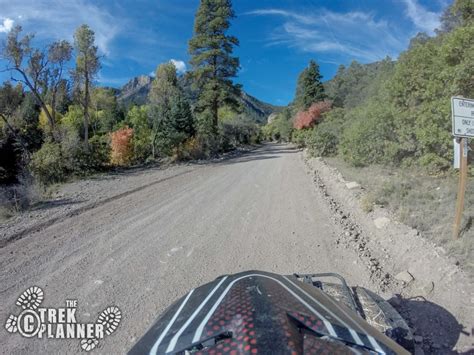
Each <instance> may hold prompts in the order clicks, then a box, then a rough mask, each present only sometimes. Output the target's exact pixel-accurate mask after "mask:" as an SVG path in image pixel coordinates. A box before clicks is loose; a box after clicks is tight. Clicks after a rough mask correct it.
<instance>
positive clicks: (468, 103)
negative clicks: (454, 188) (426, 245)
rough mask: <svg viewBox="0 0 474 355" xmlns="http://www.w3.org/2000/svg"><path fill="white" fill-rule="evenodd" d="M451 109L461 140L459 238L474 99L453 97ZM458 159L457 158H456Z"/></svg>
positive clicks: (473, 129) (455, 232)
mask: <svg viewBox="0 0 474 355" xmlns="http://www.w3.org/2000/svg"><path fill="white" fill-rule="evenodd" d="M451 110H452V119H453V136H454V137H456V140H459V143H460V144H459V146H460V149H459V165H460V167H459V184H458V195H457V201H456V214H455V217H454V224H453V238H454V239H458V238H459V229H460V228H461V220H462V212H463V209H464V195H465V194H466V183H467V154H468V150H469V148H468V139H469V137H474V100H471V99H464V98H462V97H453V98H452V99H451ZM455 160H456V159H455Z"/></svg>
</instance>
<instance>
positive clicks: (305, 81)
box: [295, 60, 326, 110]
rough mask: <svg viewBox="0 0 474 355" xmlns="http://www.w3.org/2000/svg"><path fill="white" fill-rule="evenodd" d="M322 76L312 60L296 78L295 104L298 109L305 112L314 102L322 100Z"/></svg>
mask: <svg viewBox="0 0 474 355" xmlns="http://www.w3.org/2000/svg"><path fill="white" fill-rule="evenodd" d="M322 77H323V76H322V75H321V74H320V73H319V65H318V63H316V62H315V61H314V60H311V61H310V62H309V66H308V67H307V68H305V69H304V70H303V71H302V72H301V74H300V76H299V77H298V84H297V87H296V97H295V104H296V106H297V108H298V109H301V110H306V109H307V108H309V107H310V106H311V104H313V103H314V102H317V101H321V100H324V99H325V98H326V95H325V93H324V86H323V84H322V82H321V79H322Z"/></svg>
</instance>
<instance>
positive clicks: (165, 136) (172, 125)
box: [149, 63, 194, 157]
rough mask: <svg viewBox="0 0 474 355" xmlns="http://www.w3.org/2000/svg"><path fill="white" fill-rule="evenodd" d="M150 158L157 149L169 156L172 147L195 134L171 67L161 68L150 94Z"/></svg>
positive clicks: (171, 65) (169, 64)
mask: <svg viewBox="0 0 474 355" xmlns="http://www.w3.org/2000/svg"><path fill="white" fill-rule="evenodd" d="M149 99H150V109H149V118H150V123H151V127H152V137H151V140H152V155H153V157H155V150H156V148H157V149H158V150H159V151H160V153H162V154H169V153H170V152H171V150H172V148H173V147H176V146H177V145H179V144H180V143H182V142H183V141H184V140H185V139H187V138H188V137H190V136H191V135H193V134H194V119H193V115H192V112H191V106H190V105H189V102H188V101H187V100H186V98H185V97H184V93H183V91H182V90H181V88H180V87H179V85H178V79H177V76H176V68H175V66H174V65H173V64H171V63H167V64H161V65H160V66H159V67H158V69H157V71H156V78H155V80H154V81H153V83H152V88H151V91H150V94H149Z"/></svg>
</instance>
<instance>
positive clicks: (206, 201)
mask: <svg viewBox="0 0 474 355" xmlns="http://www.w3.org/2000/svg"><path fill="white" fill-rule="evenodd" d="M339 232H340V231H339V230H337V227H336V226H335V224H334V223H333V222H331V219H330V211H329V210H328V207H327V205H326V204H325V202H324V201H323V200H322V199H320V198H319V195H318V193H317V191H316V190H315V187H314V184H313V182H312V180H311V177H310V175H309V174H307V173H306V171H305V166H304V162H303V159H302V155H301V152H300V151H298V150H297V149H295V148H292V147H290V146H286V145H279V144H267V145H264V146H262V147H260V148H258V149H256V150H254V151H252V152H249V153H247V154H244V155H242V156H240V157H237V158H232V159H228V160H224V161H221V162H219V163H213V164H207V165H203V166H202V165H201V166H195V167H193V168H192V171H191V172H189V173H186V174H178V175H177V176H176V177H174V178H172V179H166V180H164V181H162V182H160V183H157V184H151V185H150V186H149V187H146V188H144V189H141V190H140V189H139V190H138V191H136V192H134V193H132V194H129V195H125V196H123V197H122V198H120V199H116V200H112V201H110V202H108V203H105V204H103V205H100V206H99V207H96V208H93V209H91V210H88V211H86V212H83V213H81V214H79V215H76V216H72V217H69V218H67V219H65V220H62V221H59V222H57V223H55V224H53V225H51V226H49V227H47V228H45V229H43V230H40V231H37V232H35V233H33V234H30V235H28V236H26V237H25V238H23V239H21V240H18V241H15V242H11V243H9V244H8V245H7V246H6V247H4V248H2V249H0V260H1V261H0V266H1V271H0V290H1V291H0V292H1V293H0V306H1V307H0V319H1V322H2V324H5V320H6V319H7V318H8V316H9V315H10V314H14V315H18V314H19V313H20V308H19V307H18V306H15V301H16V300H17V298H18V296H19V295H20V293H21V292H23V291H24V290H25V289H26V288H28V287H30V286H39V287H41V288H42V289H43V291H44V301H43V303H42V306H45V307H64V305H65V300H66V299H76V300H77V302H78V304H77V311H76V319H77V321H78V322H82V323H87V322H95V320H96V319H97V316H98V314H99V313H100V312H101V311H102V310H103V309H105V308H106V307H108V306H110V305H116V306H117V307H119V308H120V309H121V311H122V315H123V318H122V320H121V324H120V326H119V328H118V329H117V330H116V331H115V333H114V334H112V335H111V336H109V337H105V339H103V340H101V341H100V343H99V350H100V352H102V353H123V352H126V351H127V350H129V349H130V348H131V346H132V345H133V343H134V342H135V341H136V340H137V339H138V338H139V337H140V336H141V335H143V334H144V332H145V331H146V330H147V328H148V327H149V326H150V325H151V324H152V322H153V320H154V319H155V318H156V317H157V316H158V315H159V314H160V313H161V312H162V311H163V310H164V309H165V308H166V307H167V306H169V305H170V304H171V303H172V302H174V301H175V300H176V299H177V298H178V297H180V296H182V295H184V294H185V293H186V292H187V291H188V290H190V289H191V288H194V287H196V286H198V285H199V284H201V283H205V282H208V281H210V280H212V279H214V278H216V277H217V276H219V275H222V274H226V273H234V272H239V271H244V270H250V269H259V270H264V271H270V272H276V273H283V274H288V273H293V272H325V271H335V272H339V273H341V274H343V275H345V276H346V278H347V279H348V281H349V282H350V283H352V284H361V285H367V280H368V274H367V271H366V270H365V268H364V267H363V266H362V265H360V263H359V264H354V263H353V260H354V254H352V252H350V251H348V250H345V249H342V248H341V249H336V248H335V247H334V246H335V244H334V242H333V240H334V238H335V236H336V234H337V233H339ZM0 342H1V344H2V346H1V348H2V351H1V352H4V353H9V354H13V353H25V352H30V353H31V352H36V353H50V354H52V353H75V352H80V351H81V347H80V343H79V341H78V340H53V339H36V338H35V339H33V338H30V339H25V338H22V337H21V336H20V335H19V334H18V333H16V334H10V333H7V331H6V330H5V327H4V326H2V328H1V331H0Z"/></svg>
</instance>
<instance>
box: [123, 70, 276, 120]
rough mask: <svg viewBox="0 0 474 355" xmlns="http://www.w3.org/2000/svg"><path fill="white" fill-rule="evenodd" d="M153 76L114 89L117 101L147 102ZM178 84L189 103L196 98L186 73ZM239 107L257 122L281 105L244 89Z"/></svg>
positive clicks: (145, 76) (128, 104)
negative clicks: (273, 103)
mask: <svg viewBox="0 0 474 355" xmlns="http://www.w3.org/2000/svg"><path fill="white" fill-rule="evenodd" d="M152 82H153V78H152V77H150V76H148V75H142V76H139V77H136V78H133V79H131V80H130V81H129V82H128V83H127V84H125V85H124V86H123V87H122V88H121V89H118V90H117V91H116V93H117V99H118V102H119V103H120V104H122V105H124V106H127V107H129V106H131V105H138V106H139V105H145V104H147V103H148V102H149V100H148V94H149V92H150V90H151V84H152ZM178 84H179V86H180V87H182V88H183V91H184V93H185V95H186V97H187V98H188V99H189V100H190V102H191V103H194V102H195V101H196V98H197V93H196V92H195V90H193V89H192V81H191V80H189V77H187V76H186V75H180V76H178ZM239 100H240V103H241V109H242V111H243V112H244V113H245V115H246V116H248V118H250V119H252V120H254V121H255V122H257V123H260V124H261V123H266V121H267V118H268V116H269V115H271V114H272V113H274V112H279V111H281V110H282V107H280V106H275V105H271V104H268V103H265V102H262V101H260V100H259V99H257V98H255V97H253V96H252V95H249V94H247V93H246V92H245V91H244V90H241V93H240V98H239Z"/></svg>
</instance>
